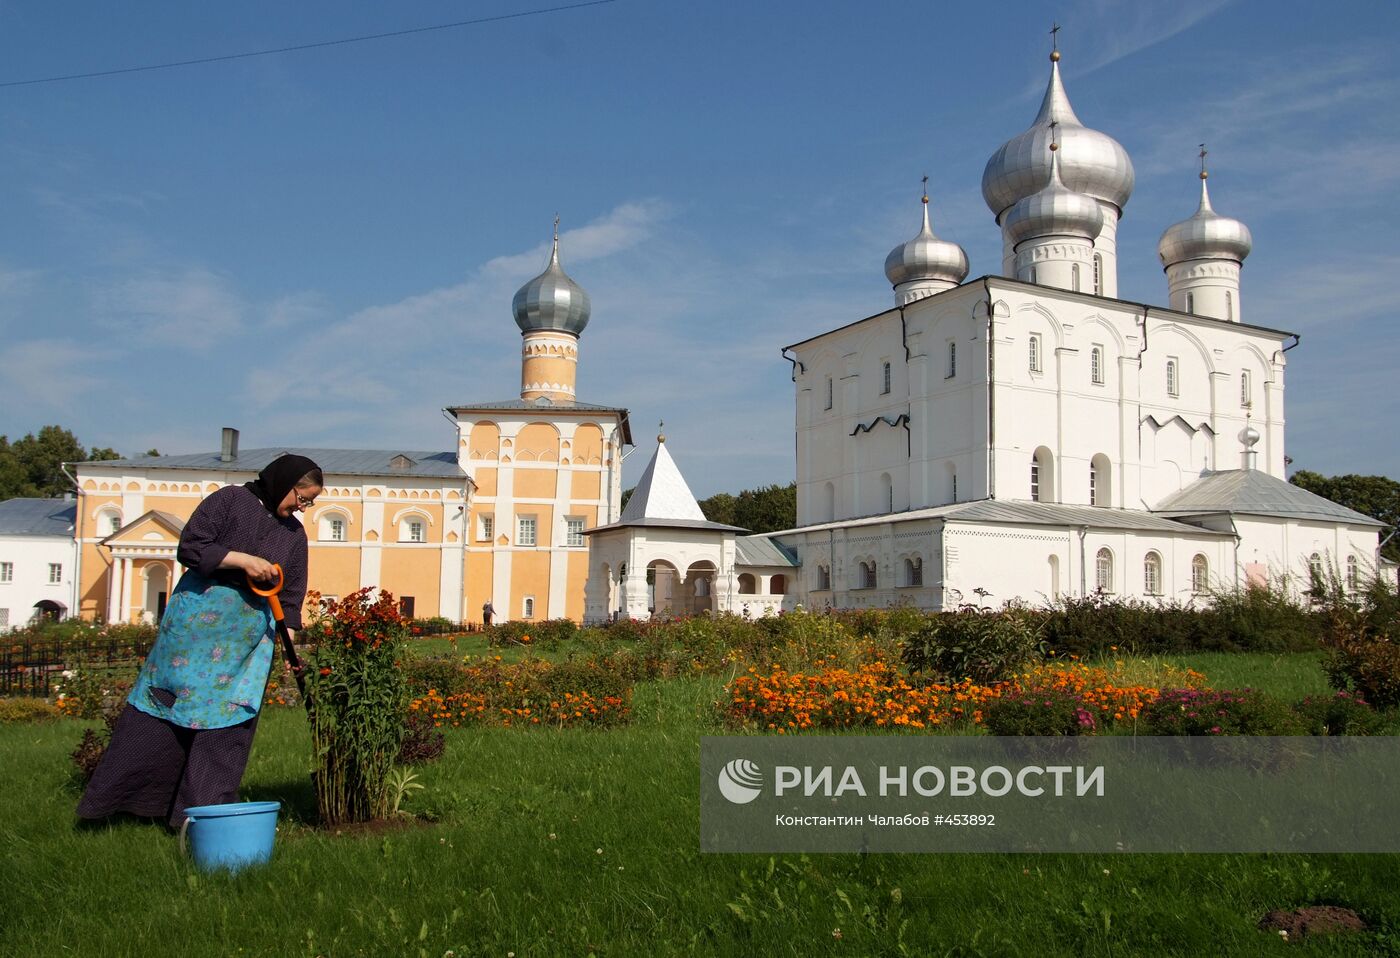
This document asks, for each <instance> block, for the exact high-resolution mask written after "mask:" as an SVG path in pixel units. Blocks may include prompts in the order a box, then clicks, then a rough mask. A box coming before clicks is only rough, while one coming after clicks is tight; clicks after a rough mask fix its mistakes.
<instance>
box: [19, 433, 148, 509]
mask: <svg viewBox="0 0 1400 958" xmlns="http://www.w3.org/2000/svg"><path fill="white" fill-rule="evenodd" d="M120 458H121V455H120V454H119V453H118V452H117V451H116V450H114V449H107V448H96V447H94V448H93V449H91V450H87V449H84V448H83V444H82V443H80V442H78V437H77V436H75V435H73V433H71V432H69V431H68V430H67V429H64V428H63V427H62V426H45V427H43V428H42V429H40V430H39V434H38V435H37V436H36V435H34V434H33V433H29V434H28V435H26V436H25V437H24V438H23V439H17V440H15V441H14V442H10V441H9V439H8V437H6V436H0V499H14V498H17V497H20V496H24V497H33V498H54V497H57V496H61V495H63V494H64V493H66V492H72V491H73V485H72V483H71V482H69V481H68V477H67V476H65V475H64V474H63V469H62V468H61V464H62V463H65V462H95V461H102V460H107V459H120Z"/></svg>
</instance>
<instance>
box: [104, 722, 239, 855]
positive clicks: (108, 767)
mask: <svg viewBox="0 0 1400 958" xmlns="http://www.w3.org/2000/svg"><path fill="white" fill-rule="evenodd" d="M257 727H258V717H257V716H256V715H255V716H253V717H252V718H251V719H249V720H248V721H246V722H242V723H240V724H238V725H230V726H229V727H227V728H214V729H190V728H185V727H183V726H180V725H175V724H174V723H172V722H167V721H165V719H159V718H156V717H155V716H154V715H147V714H146V713H145V712H143V711H141V710H140V709H138V708H136V707H135V706H133V705H128V706H127V707H126V710H125V711H123V712H122V714H121V717H120V718H118V719H117V725H116V728H114V729H113V730H112V741H111V744H109V745H108V746H107V751H106V752H104V753H103V755H102V761H100V762H99V763H98V765H97V770H96V771H95V772H93V775H92V781H90V782H88V786H87V790H86V791H85V792H83V798H82V801H80V802H79V803H78V817H79V818H89V819H92V818H107V817H108V816H111V815H116V814H118V813H120V812H125V813H127V814H129V815H137V816H140V817H142V818H164V819H165V820H166V821H167V822H169V824H170V826H171V827H172V828H179V827H180V825H182V824H183V823H184V821H185V809H186V808H193V807H194V806H196V805H221V804H223V803H225V802H236V801H238V786H239V784H240V783H241V782H242V781H243V770H244V768H246V767H247V765H248V752H249V751H250V750H251V749H252V747H253V733H254V732H255V731H256V730H257Z"/></svg>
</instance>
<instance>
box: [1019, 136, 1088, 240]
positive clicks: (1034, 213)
mask: <svg viewBox="0 0 1400 958" xmlns="http://www.w3.org/2000/svg"><path fill="white" fill-rule="evenodd" d="M1046 152H1047V153H1049V154H1050V163H1049V165H1050V170H1049V178H1050V182H1048V183H1046V184H1045V185H1044V186H1043V187H1042V188H1041V189H1040V190H1039V191H1037V192H1035V193H1032V194H1031V195H1030V196H1027V197H1026V198H1025V199H1021V200H1017V201H1016V203H1015V204H1014V205H1013V206H1012V207H1011V209H1009V210H1007V212H1006V216H1005V217H1004V219H1003V222H1002V229H1003V230H1004V231H1005V233H1006V237H1007V239H1008V240H1010V242H1011V245H1012V247H1013V248H1014V247H1016V246H1017V245H1019V244H1020V243H1022V242H1023V241H1025V240H1028V239H1030V238H1032V237H1035V236H1077V237H1080V238H1081V239H1086V240H1090V241H1092V240H1093V239H1094V238H1095V237H1097V236H1098V235H1099V231H1100V230H1102V229H1103V210H1102V209H1100V208H1099V204H1098V202H1097V201H1095V200H1094V198H1093V197H1091V196H1088V195H1087V194H1084V193H1079V192H1077V191H1075V190H1071V189H1070V188H1069V187H1067V186H1066V185H1065V183H1064V181H1063V179H1061V177H1060V163H1059V159H1058V157H1059V153H1060V151H1059V150H1058V149H1056V148H1055V144H1054V142H1051V144H1050V147H1049V149H1048V150H1046Z"/></svg>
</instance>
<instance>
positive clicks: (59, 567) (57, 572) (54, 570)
mask: <svg viewBox="0 0 1400 958" xmlns="http://www.w3.org/2000/svg"><path fill="white" fill-rule="evenodd" d="M62 581H63V563H62V562H50V563H49V585H55V584H57V583H59V582H62Z"/></svg>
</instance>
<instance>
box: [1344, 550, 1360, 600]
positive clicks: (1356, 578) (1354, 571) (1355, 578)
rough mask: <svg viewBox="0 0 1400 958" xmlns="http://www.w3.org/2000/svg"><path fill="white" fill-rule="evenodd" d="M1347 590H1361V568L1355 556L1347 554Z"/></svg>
mask: <svg viewBox="0 0 1400 958" xmlns="http://www.w3.org/2000/svg"><path fill="white" fill-rule="evenodd" d="M1347 591H1348V592H1359V591H1361V569H1360V567H1359V565H1358V563H1357V561H1356V556H1347Z"/></svg>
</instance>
